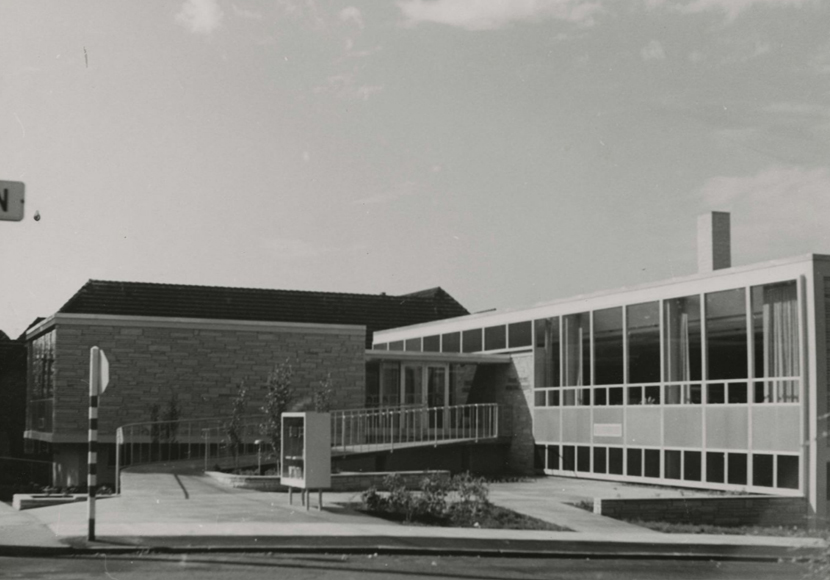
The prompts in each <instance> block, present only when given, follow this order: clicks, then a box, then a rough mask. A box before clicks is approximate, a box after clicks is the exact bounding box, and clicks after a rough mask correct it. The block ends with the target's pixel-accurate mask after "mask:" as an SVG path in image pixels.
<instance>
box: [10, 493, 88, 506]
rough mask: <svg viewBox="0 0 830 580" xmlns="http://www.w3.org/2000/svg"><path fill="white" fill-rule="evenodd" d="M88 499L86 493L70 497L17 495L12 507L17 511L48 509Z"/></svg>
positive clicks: (13, 499)
mask: <svg viewBox="0 0 830 580" xmlns="http://www.w3.org/2000/svg"><path fill="white" fill-rule="evenodd" d="M86 499H87V497H86V494H85V493H77V494H70V495H43V494H28V493H16V494H14V497H13V498H12V507H13V508H14V509H16V510H28V509H32V508H39V507H48V506H52V505H62V504H65V503H75V502H79V501H86Z"/></svg>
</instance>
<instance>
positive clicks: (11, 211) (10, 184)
mask: <svg viewBox="0 0 830 580" xmlns="http://www.w3.org/2000/svg"><path fill="white" fill-rule="evenodd" d="M25 188H26V186H25V185H24V184H23V183H22V182H20V181H0V220H5V221H12V222H19V221H21V220H22V219H23V192H24V189H25Z"/></svg>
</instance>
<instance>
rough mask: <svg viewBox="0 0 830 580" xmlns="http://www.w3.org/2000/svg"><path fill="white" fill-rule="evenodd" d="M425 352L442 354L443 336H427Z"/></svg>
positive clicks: (425, 338)
mask: <svg viewBox="0 0 830 580" xmlns="http://www.w3.org/2000/svg"><path fill="white" fill-rule="evenodd" d="M424 352H441V336H440V335H438V334H434V335H432V336H425V337H424Z"/></svg>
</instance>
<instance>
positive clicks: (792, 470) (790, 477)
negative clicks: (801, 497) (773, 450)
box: [776, 455, 798, 489]
mask: <svg viewBox="0 0 830 580" xmlns="http://www.w3.org/2000/svg"><path fill="white" fill-rule="evenodd" d="M777 463H778V466H777V469H776V475H777V481H778V487H783V488H786V489H798V456H797V455H779V456H778V460H777Z"/></svg>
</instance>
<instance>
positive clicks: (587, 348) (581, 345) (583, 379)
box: [562, 312, 591, 387]
mask: <svg viewBox="0 0 830 580" xmlns="http://www.w3.org/2000/svg"><path fill="white" fill-rule="evenodd" d="M562 325H563V330H562V333H563V340H564V343H565V344H564V352H563V359H562V370H563V373H564V383H563V384H564V385H565V386H568V387H581V386H583V385H590V384H591V325H590V314H589V313H587V312H583V313H581V314H569V315H568V316H565V317H563V319H562Z"/></svg>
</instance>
